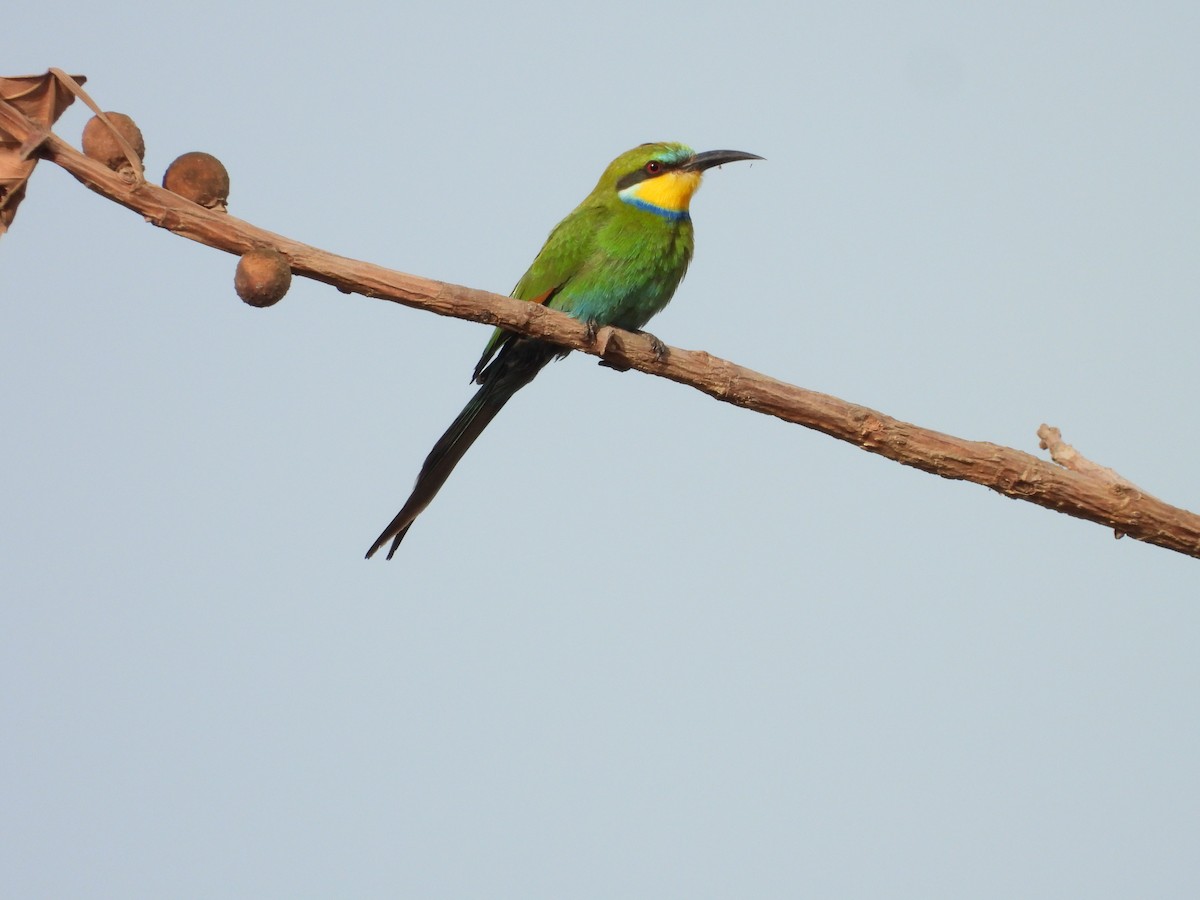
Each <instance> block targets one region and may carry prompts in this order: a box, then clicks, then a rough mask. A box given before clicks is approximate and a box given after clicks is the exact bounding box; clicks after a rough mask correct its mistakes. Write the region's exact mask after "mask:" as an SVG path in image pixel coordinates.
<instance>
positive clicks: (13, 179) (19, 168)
mask: <svg viewBox="0 0 1200 900" xmlns="http://www.w3.org/2000/svg"><path fill="white" fill-rule="evenodd" d="M74 80H75V82H76V84H82V83H83V82H85V81H86V80H87V79H86V78H84V77H83V76H82V75H76V76H74ZM74 100H75V94H74V92H73V91H72V90H71V88H70V87H69V86H68V85H66V84H64V83H63V82H62V81H61V80H60V79H59V78H58V77H57V76H56V75H55V74H54V73H53V72H47V73H46V74H44V75H21V76H16V77H12V78H0V101H2V102H7V103H10V104H12V105H13V106H14V107H16V108H17V110H19V111H20V112H21V113H22V114H23V115H24V116H26V117H27V118H29V119H31V120H33V121H34V122H36V123H37V124H39V125H41V126H42V127H43V128H46V129H49V128H50V126H52V125H53V124H54V123H55V122H57V121H58V117H59V116H61V115H62V114H63V111H64V110H65V109H66V108H67V107H68V106H70V105H71V104H72V103H73V102H74ZM33 149H34V148H33V147H28V148H23V145H22V142H21V141H20V140H18V139H17V138H16V137H14V136H13V135H11V134H9V133H8V132H6V131H5V130H4V129H3V128H0V235H2V234H4V232H5V231H7V230H8V226H9V225H10V224H12V220H13V216H15V215H16V213H17V205H18V204H19V203H20V202H21V199H22V198H23V197H24V196H25V182H26V181H27V180H28V178H29V175H30V173H32V172H33V168H34V166H36V165H37V158H36V157H34V156H32V155H31V154H32V151H33Z"/></svg>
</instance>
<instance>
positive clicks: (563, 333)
mask: <svg viewBox="0 0 1200 900" xmlns="http://www.w3.org/2000/svg"><path fill="white" fill-rule="evenodd" d="M0 128H3V129H4V130H6V131H8V132H10V133H11V134H14V135H16V136H18V138H19V139H21V140H27V139H30V138H33V139H35V140H40V141H41V143H40V149H39V150H38V155H39V156H41V157H42V158H44V159H47V160H49V161H51V162H54V163H56V164H58V165H59V166H61V167H62V168H64V169H66V170H67V171H68V172H70V173H71V174H72V175H73V176H75V178H77V179H78V180H79V181H81V182H82V183H83V184H85V185H86V186H87V187H89V188H91V189H92V190H94V191H96V192H97V193H99V194H102V195H103V196H105V197H107V198H109V199H110V200H113V201H115V202H117V203H120V204H121V205H123V206H126V207H128V208H129V209H132V210H134V211H135V212H138V213H140V214H141V215H142V216H144V217H145V218H146V220H147V221H148V222H151V223H152V224H154V225H157V226H159V227H161V228H166V229H168V230H169V231H172V232H174V233H176V234H179V235H182V236H184V237H187V238H190V239H191V240H194V241H197V242H199V243H201V244H206V245H208V246H210V247H215V248H217V249H219V250H224V251H226V252H228V253H234V254H239V255H240V254H243V253H245V252H247V251H249V250H252V249H255V248H274V249H276V250H278V251H280V252H281V253H283V254H284V256H286V257H287V258H288V260H289V262H290V264H291V267H292V270H293V271H294V272H295V273H296V274H298V275H303V276H306V277H308V278H313V279H316V280H318V281H323V282H325V283H326V284H331V285H333V286H334V287H336V288H338V289H339V290H341V291H343V292H345V293H359V294H363V295H365V296H367V297H376V298H379V299H384V300H391V301H393V302H395V303H401V304H403V305H405V306H411V307H414V308H417V309H424V310H428V311H430V312H434V313H437V314H438V315H443V316H454V317H457V318H461V319H468V320H471V321H474V322H482V323H485V324H488V325H499V326H502V327H504V328H507V329H510V330H512V331H517V332H520V333H521V334H526V335H530V336H532V337H538V338H543V339H545V340H548V341H552V342H553V343H556V344H560V345H562V346H565V347H571V348H573V349H575V350H579V351H581V352H583V353H589V354H592V355H594V356H599V357H601V358H602V359H603V360H604V361H605V362H606V363H608V364H609V365H611V366H612V367H614V368H620V369H624V368H633V369H638V370H639V371H642V372H646V373H648V374H651V375H658V376H660V377H663V378H669V379H671V380H672V381H676V382H679V383H680V384H686V385H689V386H691V387H694V388H695V389H697V390H699V391H703V392H704V393H706V394H708V395H709V396H712V397H715V398H716V399H718V400H722V401H724V402H726V403H732V404H735V405H737V406H741V407H744V408H746V409H751V410H754V411H755V412H760V413H764V414H766V415H771V416H776V417H777V418H780V419H783V420H784V421H786V422H793V423H795V424H797V425H803V426H805V427H806V428H812V429H815V430H816V431H820V432H822V433H824V434H827V435H829V436H831V437H834V438H837V439H838V440H841V441H846V442H847V443H850V444H853V445H855V446H856V447H859V448H861V449H863V450H866V451H868V452H870V453H877V454H879V455H880V456H885V457H887V458H888V459H892V460H895V461H896V462H899V463H902V464H904V465H906V466H913V467H914V468H917V469H921V470H922V471H925V472H931V473H933V474H935V475H939V476H941V477H942V478H950V479H955V480H962V481H972V482H975V483H976V484H981V485H983V486H984V487H987V488H990V489H991V490H994V491H996V492H997V493H1000V494H1003V495H1004V496H1006V497H1012V498H1014V499H1018V500H1026V501H1028V502H1030V503H1036V504H1038V505H1039V506H1044V507H1046V508H1047V509H1053V510H1056V511H1058V512H1062V513H1066V514H1067V515H1071V516H1075V517H1077V518H1081V519H1087V520H1088V521H1092V522H1096V523H1098V524H1101V525H1104V526H1107V527H1109V528H1112V529H1113V530H1114V531H1116V532H1117V533H1118V536H1120V535H1123V534H1127V535H1129V536H1130V537H1134V538H1137V539H1138V540H1141V541H1146V542H1148V543H1151V544H1155V545H1157V546H1160V547H1166V548H1168V549H1170V550H1175V551H1177V552H1179V553H1184V554H1186V555H1188V556H1193V557H1197V558H1200V516H1197V515H1195V514H1194V513H1191V512H1188V511H1187V510H1183V509H1179V508H1177V507H1174V506H1171V505H1170V504H1167V503H1164V502H1163V501H1161V500H1158V499H1157V498H1155V497H1152V496H1150V495H1149V494H1146V493H1144V492H1143V491H1141V490H1140V489H1138V488H1137V487H1136V486H1134V485H1132V484H1131V483H1129V482H1128V481H1125V480H1124V479H1121V478H1120V477H1119V476H1116V477H1115V478H1103V477H1096V476H1095V475H1094V474H1093V473H1086V474H1085V473H1084V472H1082V471H1072V470H1070V469H1067V468H1063V467H1061V466H1058V465H1054V464H1053V463H1050V462H1047V461H1044V460H1041V459H1038V458H1037V457H1035V456H1032V455H1030V454H1028V453H1024V452H1022V451H1020V450H1014V449H1011V448H1008V447H1002V446H999V445H997V444H991V443H986V442H981V441H969V440H965V439H963V438H957V437H953V436H951V435H947V434H941V433H939V432H936V431H931V430H929V429H926V428H920V427H918V426H916V425H912V424H909V423H907V422H901V421H899V420H897V419H893V418H891V417H890V416H886V415H884V414H883V413H880V412H876V411H875V410H872V409H868V408H867V407H864V406H858V405H856V404H853V403H848V402H846V401H844V400H839V399H837V398H836V397H831V396H828V395H826V394H819V393H816V392H815V391H809V390H805V389H804V388H800V387H796V386H794V385H790V384H786V383H784V382H782V381H778V380H776V379H774V378H771V377H769V376H767V375H763V374H760V373H758V372H755V371H752V370H750V369H747V368H744V367H742V366H739V365H736V364H734V363H732V362H729V361H727V360H723V359H718V358H717V357H714V356H711V355H709V354H708V353H705V352H703V351H695V350H681V349H678V348H673V347H672V348H669V352H668V354H667V355H666V356H665V357H660V355H659V354H656V353H655V348H654V346H653V339H652V338H650V337H648V336H646V335H639V334H632V333H630V332H626V331H620V330H618V329H614V328H601V329H599V331H598V332H597V333H596V335H595V336H594V338H590V337H589V335H588V333H587V329H586V327H585V326H584V324H583V323H582V322H579V321H577V320H575V319H572V318H570V317H569V316H566V315H564V314H562V313H559V312H555V311H554V310H550V309H546V308H545V307H543V306H541V305H538V304H534V303H526V302H522V301H520V300H514V299H512V298H510V297H505V296H502V295H499V294H492V293H488V292H486V291H480V290H474V289H472V288H467V287H461V286H459V285H454V284H447V283H444V282H440V281H433V280H430V279H427V278H420V277H418V276H415V275H407V274H404V273H402V272H395V271H392V270H390V269H385V268H383V267H381V266H376V265H372V264H370V263H366V262H360V261H358V260H354V259H349V258H347V257H344V256H337V255H335V254H332V253H327V252H325V251H323V250H319V249H317V248H316V247H310V246H308V245H306V244H302V243H300V242H298V241H294V240H292V239H290V238H286V237H283V236H282V235H278V234H273V233H271V232H269V231H264V230H263V229H261V228H256V227H255V226H253V225H251V224H249V223H247V222H243V221H242V220H240V219H237V218H234V217H233V216H230V215H228V214H225V213H223V212H215V211H212V210H209V209H205V208H204V207H201V206H198V205H196V204H195V203H192V202H191V201H189V200H185V199H183V198H182V197H179V196H177V195H175V194H172V193H171V192H169V191H166V190H164V189H162V188H160V187H157V186H155V185H152V184H149V183H147V182H145V181H141V180H138V179H136V178H134V177H132V176H129V175H124V176H123V175H121V174H118V173H116V172H112V171H110V170H109V169H107V168H105V167H104V166H102V165H100V164H99V163H96V162H93V161H92V160H90V159H88V158H87V157H85V156H84V155H83V154H81V153H79V152H77V151H76V150H75V149H74V148H72V147H71V146H70V145H68V144H66V143H65V142H64V141H62V140H61V139H59V138H58V137H56V136H55V135H53V134H46V135H45V136H44V137H43V136H42V135H41V133H40V130H39V129H38V127H37V126H36V125H35V124H34V123H32V122H30V121H29V120H28V119H26V118H25V117H24V116H23V115H22V114H21V113H20V112H19V111H18V110H16V109H14V108H13V107H12V106H11V105H9V104H7V103H5V102H3V101H0ZM1049 445H1050V442H1049V441H1047V442H1046V444H1044V446H1049ZM1114 475H1115V473H1114Z"/></svg>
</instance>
